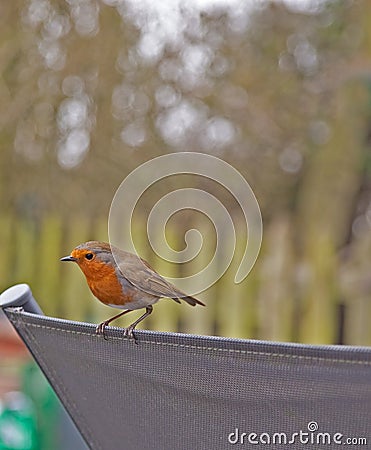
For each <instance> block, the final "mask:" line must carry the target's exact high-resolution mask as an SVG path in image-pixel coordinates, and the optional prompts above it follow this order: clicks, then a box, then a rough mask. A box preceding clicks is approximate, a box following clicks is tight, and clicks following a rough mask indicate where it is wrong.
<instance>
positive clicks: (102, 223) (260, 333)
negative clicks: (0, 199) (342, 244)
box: [0, 214, 371, 345]
mask: <svg viewBox="0 0 371 450" xmlns="http://www.w3.org/2000/svg"><path fill="white" fill-rule="evenodd" d="M169 226H170V225H169ZM135 229H136V232H137V233H139V234H140V233H144V232H145V231H144V230H145V228H144V226H143V224H138V226H136V227H135ZM170 234H171V235H172V236H173V237H175V239H183V236H177V230H176V229H171V227H170ZM291 235H292V225H291V223H290V221H289V220H288V219H285V218H281V219H279V220H278V221H276V222H274V223H271V224H270V225H269V226H267V227H266V229H265V230H264V238H263V246H262V250H261V253H260V256H259V258H258V262H257V263H256V265H255V267H254V269H253V270H252V272H251V273H250V275H249V276H248V277H247V278H246V279H245V281H243V282H242V283H241V284H239V285H236V284H235V283H234V276H235V273H236V269H237V267H238V264H239V260H238V258H234V260H233V261H232V264H231V267H230V269H228V271H227V272H226V274H225V275H224V276H223V277H222V278H221V279H220V280H219V281H218V282H216V283H215V284H214V285H213V286H212V287H211V288H209V289H208V290H207V291H205V292H204V293H202V294H200V295H199V296H198V297H199V298H200V299H201V300H202V301H204V302H205V303H206V304H207V307H206V308H201V307H200V308H198V307H197V308H191V307H189V306H188V305H186V304H183V305H178V304H176V303H175V302H172V301H169V300H166V299H165V300H162V301H160V302H159V303H158V304H157V305H156V306H155V310H154V314H153V315H152V316H151V317H150V318H149V319H148V320H146V321H145V322H143V327H145V328H151V329H157V330H163V331H182V332H187V333H199V334H211V335H222V336H230V337H241V338H254V339H267V340H279V341H294V342H295V341H296V342H305V343H322V344H331V343H346V344H354V345H371V327H370V317H371V314H370V312H371V301H370V298H369V294H370V282H369V281H368V280H369V267H370V266H369V255H370V249H371V238H370V236H366V237H365V238H364V240H363V241H362V242H358V243H357V245H356V246H355V248H353V249H352V252H351V255H352V256H351V258H348V259H347V261H346V262H342V260H341V259H340V258H339V257H338V255H337V252H336V250H335V248H333V246H332V245H331V239H328V238H327V236H326V235H323V236H321V233H319V235H318V240H317V243H316V249H315V250H313V249H312V251H311V252H309V253H308V254H307V255H301V257H300V260H299V259H298V257H297V254H296V249H295V247H294V243H293V242H292V239H291ZM90 239H98V240H107V220H106V219H102V220H99V221H96V222H95V223H91V222H90V221H89V219H87V218H84V217H79V218H74V219H72V220H68V221H64V220H62V219H61V218H60V217H58V216H49V217H46V218H45V219H44V220H43V221H42V222H40V223H37V224H35V223H34V222H30V221H27V220H20V219H18V218H16V217H15V216H12V215H10V214H8V215H6V214H5V215H2V216H1V217H0V242H1V249H2V254H1V258H0V289H1V290H4V289H6V288H7V287H9V286H10V285H12V284H15V283H20V282H26V283H28V284H29V285H30V286H31V289H32V291H33V293H34V296H35V298H36V299H37V301H38V302H39V304H40V306H41V307H42V309H43V311H44V313H45V314H47V315H50V316H56V317H62V318H67V319H72V320H86V321H92V322H94V323H96V322H98V321H101V320H103V319H105V318H108V317H110V315H113V314H114V313H115V311H114V310H112V309H111V308H109V307H106V306H104V305H102V304H101V303H100V302H98V301H97V300H96V299H94V297H93V296H92V294H91V293H90V291H89V289H88V287H87V285H86V282H85V279H84V276H83V274H82V273H81V271H80V270H79V269H78V268H77V267H76V266H74V265H72V264H63V263H61V262H60V261H59V258H60V257H61V256H65V255H66V254H68V253H69V252H70V251H71V249H72V248H74V247H75V246H76V245H77V244H79V243H80V242H84V241H86V240H90ZM224 241H225V242H224V243H223V245H224V246H225V247H226V248H227V247H228V246H229V245H232V244H231V243H230V242H228V239H224ZM242 250H243V249H242V244H239V246H238V247H237V251H236V253H237V256H238V254H239V253H241V251H242ZM210 251H211V250H210ZM139 253H140V254H141V256H143V257H144V258H146V259H148V260H149V261H150V262H152V264H153V265H154V267H155V268H156V269H157V270H158V271H159V272H160V273H165V272H166V273H167V274H168V273H169V271H168V269H169V268H168V267H166V270H165V271H164V270H163V269H165V267H164V266H162V264H165V263H161V264H160V263H158V262H157V263H154V262H153V261H152V259H151V255H150V254H148V249H147V248H146V247H145V246H143V248H142V249H139ZM204 254H205V256H203V257H202V258H204V259H202V258H201V260H200V259H198V260H197V265H196V266H195V267H194V270H195V271H197V270H198V269H199V268H200V266H202V264H203V262H204V263H205V264H206V263H207V262H208V261H209V260H210V258H209V254H208V252H207V251H206V252H204ZM171 270H172V276H176V275H177V271H179V270H181V268H180V267H178V268H177V266H175V267H173V266H172V268H171ZM140 313H141V311H140V312H133V313H132V318H131V319H134V318H135V317H137V316H138V315H139V314H140ZM129 320H130V319H128V318H126V319H125V320H123V321H122V322H120V321H118V322H117V324H114V325H118V326H125V324H127V323H128V321H129Z"/></svg>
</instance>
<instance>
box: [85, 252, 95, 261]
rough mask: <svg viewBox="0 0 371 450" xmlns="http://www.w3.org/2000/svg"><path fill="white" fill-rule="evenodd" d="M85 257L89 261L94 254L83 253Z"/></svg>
mask: <svg viewBox="0 0 371 450" xmlns="http://www.w3.org/2000/svg"><path fill="white" fill-rule="evenodd" d="M85 258H86V259H88V260H89V261H90V260H91V259H93V258H94V255H93V253H87V254H86V255H85Z"/></svg>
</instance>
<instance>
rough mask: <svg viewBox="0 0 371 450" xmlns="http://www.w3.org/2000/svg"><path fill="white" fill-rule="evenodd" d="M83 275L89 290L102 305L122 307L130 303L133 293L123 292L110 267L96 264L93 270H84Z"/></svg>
mask: <svg viewBox="0 0 371 450" xmlns="http://www.w3.org/2000/svg"><path fill="white" fill-rule="evenodd" d="M97 266H99V267H97ZM97 269H98V270H97ZM84 274H85V276H86V280H87V282H88V285H89V288H90V290H91V291H92V293H93V294H94V295H95V297H97V299H98V300H100V301H101V302H102V303H104V304H106V305H113V306H114V305H117V306H123V305H125V304H127V303H130V302H131V301H132V299H133V293H131V292H129V291H128V292H123V288H122V285H121V283H120V281H119V280H118V278H117V274H116V270H115V269H114V268H113V267H112V266H111V265H109V264H104V263H97V264H96V267H95V268H94V270H88V271H87V270H84Z"/></svg>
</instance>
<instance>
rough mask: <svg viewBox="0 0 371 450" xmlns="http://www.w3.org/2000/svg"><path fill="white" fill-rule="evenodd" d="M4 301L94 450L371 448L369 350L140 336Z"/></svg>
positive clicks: (147, 332) (23, 337)
mask: <svg viewBox="0 0 371 450" xmlns="http://www.w3.org/2000/svg"><path fill="white" fill-rule="evenodd" d="M22 295H23V294H22ZM2 303H3V307H4V308H5V309H4V310H5V313H6V315H7V317H8V319H9V320H10V321H11V323H12V324H13V326H14V327H15V329H16V330H17V332H18V333H19V335H20V336H21V338H22V339H23V340H24V342H25V344H26V345H27V346H28V348H29V350H30V352H31V353H32V355H33V356H34V358H35V360H36V361H37V363H38V364H39V365H40V367H41V369H42V370H43V372H44V373H45V375H46V376H47V378H48V379H49V381H50V383H51V384H52V386H53V388H54V389H55V391H56V392H57V394H58V396H59V397H60V399H61V401H62V402H63V404H64V405H65V407H66V409H67V411H68V412H69V414H70V415H71V417H72V419H73V420H74V422H75V423H76V425H77V427H78V429H79V430H80V432H81V434H82V436H83V437H84V439H85V441H86V443H87V444H88V446H89V448H91V449H97V450H98V449H99V450H111V449H112V450H113V449H128V450H132V449H133V450H134V449H140V450H145V449H151V450H152V449H159V450H166V449H169V450H177V449H184V450H190V449H198V450H199V449H208V450H209V449H212V450H215V449H228V448H234V447H235V448H254V447H256V448H282V449H291V448H292V449H303V448H307V447H309V448H313V449H316V450H318V449H324V448H339V445H343V447H344V446H345V447H347V445H349V446H351V447H352V448H371V431H370V430H371V349H370V348H360V347H357V348H356V347H339V346H307V345H295V344H279V343H268V342H258V341H246V340H237V339H224V338H215V337H201V336H190V335H184V334H170V333H157V332H149V331H139V330H138V331H137V337H138V341H139V344H138V345H135V344H134V343H133V342H132V341H128V340H127V339H126V338H124V337H123V333H122V330H120V329H117V328H109V329H107V336H108V340H104V339H103V338H102V337H101V336H97V335H96V334H95V326H94V325H91V324H86V323H77V322H71V321H66V320H58V319H54V318H49V317H45V316H42V315H40V314H35V309H37V308H35V306H32V305H31V306H30V302H28V303H29V304H28V305H27V302H26V304H24V305H23V307H20V305H19V302H18V305H16V306H15V307H12V306H11V301H10V300H9V295H8V296H7V301H6V302H2ZM4 303H5V306H4ZM31 303H32V302H31ZM28 308H31V310H33V311H34V312H33V313H30V312H26V311H25V310H27V309H28ZM356 439H357V445H356V444H355V442H356V441H355V440H356ZM351 440H352V441H351ZM351 444H352V445H351Z"/></svg>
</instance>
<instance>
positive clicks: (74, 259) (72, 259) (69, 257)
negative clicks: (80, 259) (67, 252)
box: [60, 256, 77, 262]
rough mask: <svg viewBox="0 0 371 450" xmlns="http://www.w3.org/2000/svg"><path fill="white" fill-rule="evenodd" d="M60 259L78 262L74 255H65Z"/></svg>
mask: <svg viewBox="0 0 371 450" xmlns="http://www.w3.org/2000/svg"><path fill="white" fill-rule="evenodd" d="M60 261H73V262H76V261H77V259H76V258H74V257H73V256H64V257H63V258H61V259H60Z"/></svg>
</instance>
